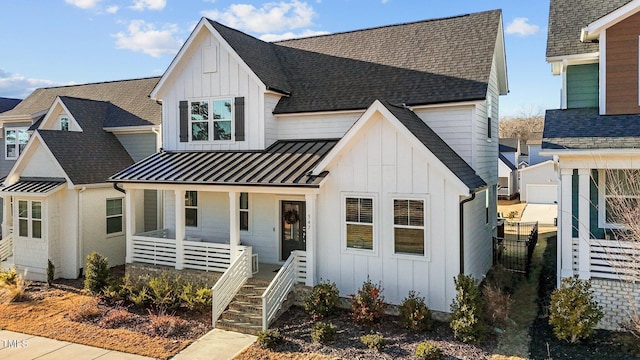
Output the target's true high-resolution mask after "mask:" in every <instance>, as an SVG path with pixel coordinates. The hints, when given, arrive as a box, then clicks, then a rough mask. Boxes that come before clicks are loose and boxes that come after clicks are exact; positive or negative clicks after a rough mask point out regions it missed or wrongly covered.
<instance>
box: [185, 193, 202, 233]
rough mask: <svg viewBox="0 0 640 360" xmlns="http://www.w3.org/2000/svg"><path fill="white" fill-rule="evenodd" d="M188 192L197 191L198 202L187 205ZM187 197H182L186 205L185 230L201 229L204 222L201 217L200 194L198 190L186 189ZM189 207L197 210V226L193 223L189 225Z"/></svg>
mask: <svg viewBox="0 0 640 360" xmlns="http://www.w3.org/2000/svg"><path fill="white" fill-rule="evenodd" d="M188 192H195V193H196V204H195V206H194V205H187V197H186V196H187V193H188ZM184 193H185V198H184V199H182V205H183V207H184V227H185V231H186V228H189V229H196V230H197V229H200V224H201V223H202V221H201V220H202V219H201V216H200V215H201V214H200V213H201V208H200V199H199V198H200V195H199V194H198V191H196V190H185V192H184ZM187 209H195V210H196V226H193V225H187Z"/></svg>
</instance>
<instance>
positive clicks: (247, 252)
mask: <svg viewBox="0 0 640 360" xmlns="http://www.w3.org/2000/svg"><path fill="white" fill-rule="evenodd" d="M250 277H251V247H250V246H246V247H244V249H241V250H240V251H239V252H238V257H237V258H236V259H235V260H234V261H233V262H232V263H231V265H230V266H229V268H228V269H227V271H225V272H224V274H222V276H221V277H220V279H218V281H216V283H215V284H214V285H213V287H212V288H211V309H212V312H211V317H212V324H213V327H214V328H215V327H216V322H217V321H218V318H219V317H220V315H222V313H223V312H224V310H225V309H226V308H227V306H229V303H231V300H233V298H234V297H235V296H236V294H237V293H238V291H239V290H240V289H241V288H242V286H243V285H244V284H245V283H246V282H247V279H249V278H250Z"/></svg>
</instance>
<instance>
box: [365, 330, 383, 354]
mask: <svg viewBox="0 0 640 360" xmlns="http://www.w3.org/2000/svg"><path fill="white" fill-rule="evenodd" d="M360 342H362V343H363V344H364V345H367V347H368V348H369V349H376V350H378V351H380V350H382V347H383V346H384V336H382V335H380V334H368V335H362V336H361V337H360Z"/></svg>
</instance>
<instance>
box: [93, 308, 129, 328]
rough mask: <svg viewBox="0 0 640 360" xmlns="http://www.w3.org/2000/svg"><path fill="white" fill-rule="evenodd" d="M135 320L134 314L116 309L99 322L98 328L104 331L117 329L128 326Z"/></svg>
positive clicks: (122, 309)
mask: <svg viewBox="0 0 640 360" xmlns="http://www.w3.org/2000/svg"><path fill="white" fill-rule="evenodd" d="M132 318H133V314H131V313H130V312H128V311H127V310H126V309H124V308H115V309H112V310H109V312H108V313H106V314H105V315H104V316H103V317H102V319H100V321H98V326H100V327H101V328H104V329H115V328H117V327H120V326H122V325H124V324H127V323H129V322H130V321H131V319H132Z"/></svg>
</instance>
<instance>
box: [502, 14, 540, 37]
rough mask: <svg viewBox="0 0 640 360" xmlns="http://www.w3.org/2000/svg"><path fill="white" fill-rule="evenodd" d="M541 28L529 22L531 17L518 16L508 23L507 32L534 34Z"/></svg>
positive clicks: (511, 33)
mask: <svg viewBox="0 0 640 360" xmlns="http://www.w3.org/2000/svg"><path fill="white" fill-rule="evenodd" d="M538 30H540V27H539V26H538V25H533V24H529V19H528V18H525V17H517V18H515V19H513V21H512V22H511V24H509V25H507V30H506V33H507V34H509V35H513V34H517V35H520V36H529V35H533V34H535V33H537V32H538Z"/></svg>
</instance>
